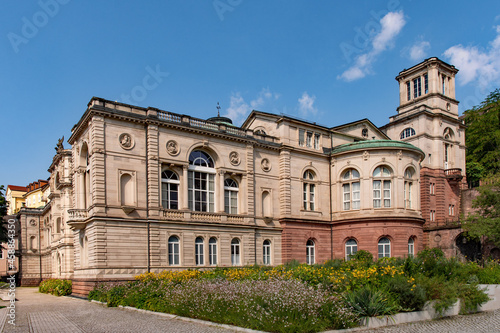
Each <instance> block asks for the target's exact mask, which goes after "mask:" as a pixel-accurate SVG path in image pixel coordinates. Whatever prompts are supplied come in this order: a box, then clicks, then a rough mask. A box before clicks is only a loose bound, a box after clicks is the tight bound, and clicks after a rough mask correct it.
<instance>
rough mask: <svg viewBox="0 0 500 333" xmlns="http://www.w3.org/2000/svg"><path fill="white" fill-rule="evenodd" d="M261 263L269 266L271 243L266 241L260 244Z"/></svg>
mask: <svg viewBox="0 0 500 333" xmlns="http://www.w3.org/2000/svg"><path fill="white" fill-rule="evenodd" d="M262 263H263V264H264V265H271V241H270V240H268V239H266V240H265V241H264V243H263V244H262Z"/></svg>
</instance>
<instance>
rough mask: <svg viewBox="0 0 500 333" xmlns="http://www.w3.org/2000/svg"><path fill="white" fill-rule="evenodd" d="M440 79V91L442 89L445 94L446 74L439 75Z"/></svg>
mask: <svg viewBox="0 0 500 333" xmlns="http://www.w3.org/2000/svg"><path fill="white" fill-rule="evenodd" d="M441 81H442V91H443V95H445V94H446V83H445V82H446V76H444V75H441Z"/></svg>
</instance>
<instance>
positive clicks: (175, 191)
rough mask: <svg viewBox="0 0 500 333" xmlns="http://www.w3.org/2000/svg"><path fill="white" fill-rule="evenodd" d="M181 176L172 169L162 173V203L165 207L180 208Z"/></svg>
mask: <svg viewBox="0 0 500 333" xmlns="http://www.w3.org/2000/svg"><path fill="white" fill-rule="evenodd" d="M179 184H180V182H179V177H178V176H177V174H176V173H175V172H173V171H170V170H165V171H163V172H162V173H161V205H162V207H163V208H165V209H179Z"/></svg>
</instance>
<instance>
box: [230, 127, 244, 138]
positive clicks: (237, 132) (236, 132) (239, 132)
mask: <svg viewBox="0 0 500 333" xmlns="http://www.w3.org/2000/svg"><path fill="white" fill-rule="evenodd" d="M226 132H227V133H230V134H234V135H237V136H245V135H246V131H244V130H241V129H239V128H234V127H227V128H226Z"/></svg>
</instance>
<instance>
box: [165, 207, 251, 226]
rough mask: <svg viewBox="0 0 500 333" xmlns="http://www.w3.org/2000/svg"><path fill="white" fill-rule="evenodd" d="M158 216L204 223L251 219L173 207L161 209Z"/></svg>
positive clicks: (238, 221) (231, 222)
mask: <svg viewBox="0 0 500 333" xmlns="http://www.w3.org/2000/svg"><path fill="white" fill-rule="evenodd" d="M162 211H163V213H162V214H160V218H161V219H163V220H177V221H184V222H191V221H196V222H206V223H230V224H248V223H250V221H251V219H250V218H248V217H246V216H241V215H229V214H226V213H209V212H192V211H179V210H173V209H163V210H162Z"/></svg>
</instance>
